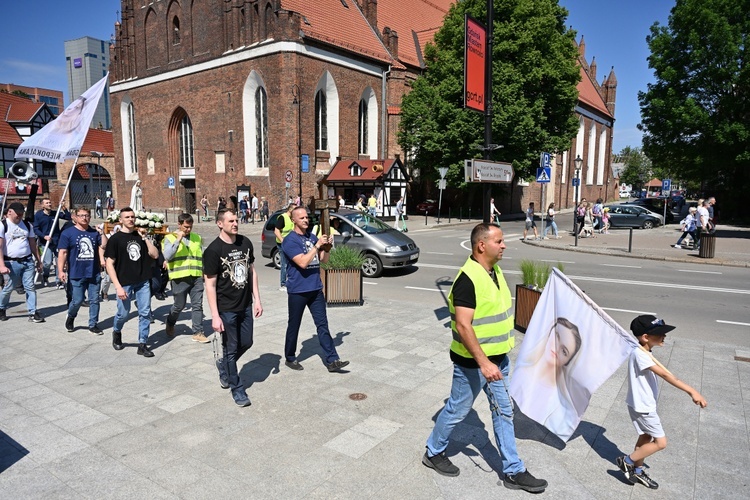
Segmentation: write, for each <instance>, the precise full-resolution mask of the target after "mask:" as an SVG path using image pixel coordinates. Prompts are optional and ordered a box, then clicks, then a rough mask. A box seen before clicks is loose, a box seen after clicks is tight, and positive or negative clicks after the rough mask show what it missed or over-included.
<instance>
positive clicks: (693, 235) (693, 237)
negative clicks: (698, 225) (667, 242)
mask: <svg viewBox="0 0 750 500" xmlns="http://www.w3.org/2000/svg"><path fill="white" fill-rule="evenodd" d="M688 234H689V235H690V237H691V238H692V239H693V246H695V229H693V230H692V231H683V232H682V236H680V238H679V239H678V240H677V243H675V245H678V246H679V245H681V244H682V240H684V239H685V236H687V235H688Z"/></svg>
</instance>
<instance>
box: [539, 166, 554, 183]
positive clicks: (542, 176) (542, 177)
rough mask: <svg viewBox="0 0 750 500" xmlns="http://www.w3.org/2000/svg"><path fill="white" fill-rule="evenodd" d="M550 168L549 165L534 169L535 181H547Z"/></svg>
mask: <svg viewBox="0 0 750 500" xmlns="http://www.w3.org/2000/svg"><path fill="white" fill-rule="evenodd" d="M550 171H551V169H550V168H549V167H545V168H537V169H536V181H537V182H540V183H545V182H549V180H550V175H551V172H550Z"/></svg>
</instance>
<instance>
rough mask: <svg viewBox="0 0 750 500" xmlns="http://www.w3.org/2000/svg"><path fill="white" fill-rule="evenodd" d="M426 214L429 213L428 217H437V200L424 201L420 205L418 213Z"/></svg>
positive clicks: (418, 205)
mask: <svg viewBox="0 0 750 500" xmlns="http://www.w3.org/2000/svg"><path fill="white" fill-rule="evenodd" d="M425 212H427V215H437V212H438V202H437V201H435V200H424V201H423V202H422V203H418V204H417V213H418V214H419V215H424V214H425Z"/></svg>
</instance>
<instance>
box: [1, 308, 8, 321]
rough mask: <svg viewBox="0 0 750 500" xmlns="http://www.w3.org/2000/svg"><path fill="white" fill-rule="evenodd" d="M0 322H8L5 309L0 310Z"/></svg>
mask: <svg viewBox="0 0 750 500" xmlns="http://www.w3.org/2000/svg"><path fill="white" fill-rule="evenodd" d="M0 321H8V316H7V315H6V314H5V309H0Z"/></svg>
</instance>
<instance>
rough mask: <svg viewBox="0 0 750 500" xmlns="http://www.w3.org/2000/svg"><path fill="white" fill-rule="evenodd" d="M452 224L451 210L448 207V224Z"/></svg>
mask: <svg viewBox="0 0 750 500" xmlns="http://www.w3.org/2000/svg"><path fill="white" fill-rule="evenodd" d="M450 223H451V209H450V207H448V224H450Z"/></svg>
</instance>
